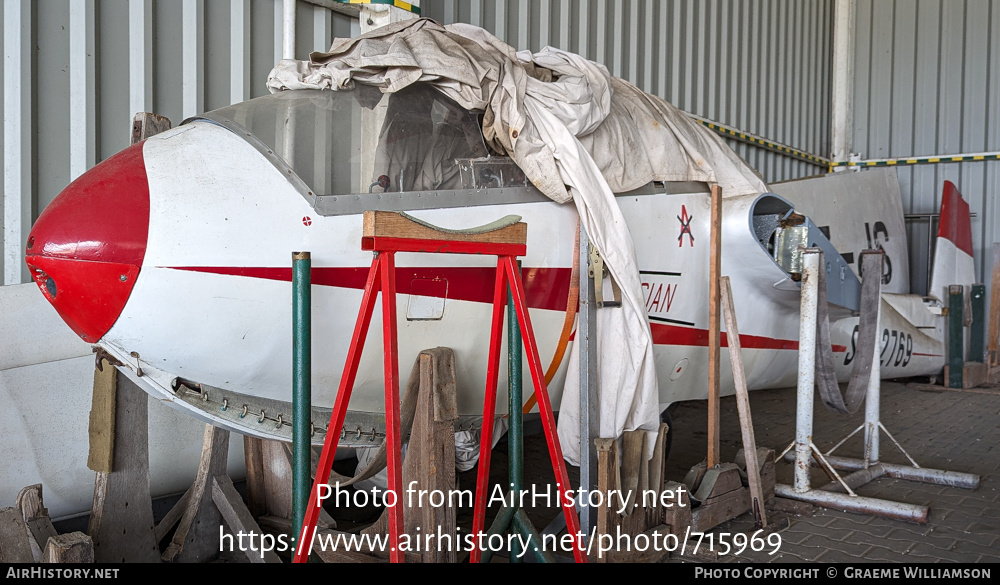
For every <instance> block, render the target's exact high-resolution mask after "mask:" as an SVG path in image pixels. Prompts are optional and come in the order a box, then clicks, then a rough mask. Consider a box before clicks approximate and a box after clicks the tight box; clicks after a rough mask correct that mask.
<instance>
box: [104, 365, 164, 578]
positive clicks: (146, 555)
mask: <svg viewBox="0 0 1000 585" xmlns="http://www.w3.org/2000/svg"><path fill="white" fill-rule="evenodd" d="M105 370H108V371H110V372H113V376H112V377H113V378H114V382H113V384H114V388H115V400H114V404H115V406H114V419H113V420H114V427H113V428H114V436H113V439H112V441H113V449H112V450H113V453H112V457H111V471H98V472H97V476H96V478H95V481H94V504H93V509H92V511H91V514H90V526H89V527H88V529H87V533H88V534H89V535H90V537H91V538H92V539H93V540H94V557H95V559H96V561H97V562H99V563H121V562H128V563H155V562H159V560H160V551H159V547H158V545H157V540H156V537H155V532H154V530H153V504H152V498H151V497H150V493H149V434H148V429H149V416H148V402H147V400H148V399H147V397H146V393H145V392H143V391H142V389H141V388H139V387H138V386H136V385H135V383H133V382H132V381H131V380H129V379H128V377H126V376H125V375H123V374H120V373H118V372H117V371H116V370H115V369H114V368H112V367H110V366H107V365H105ZM109 376H111V375H110V374H109Z"/></svg>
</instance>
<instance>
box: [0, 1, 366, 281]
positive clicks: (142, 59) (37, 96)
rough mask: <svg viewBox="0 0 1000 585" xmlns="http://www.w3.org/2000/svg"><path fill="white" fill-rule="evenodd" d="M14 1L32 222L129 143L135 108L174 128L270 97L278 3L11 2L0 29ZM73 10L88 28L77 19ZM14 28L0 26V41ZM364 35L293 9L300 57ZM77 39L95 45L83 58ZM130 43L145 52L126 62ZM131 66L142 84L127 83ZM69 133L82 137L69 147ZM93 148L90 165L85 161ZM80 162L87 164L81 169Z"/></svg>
mask: <svg viewBox="0 0 1000 585" xmlns="http://www.w3.org/2000/svg"><path fill="white" fill-rule="evenodd" d="M9 2H18V3H23V5H24V6H26V7H27V9H26V10H25V13H26V14H25V15H24V16H23V17H22V19H23V20H27V21H28V27H27V30H28V31H29V34H30V43H29V46H30V47H33V48H35V51H34V52H33V55H31V56H30V57H29V58H28V59H27V62H28V63H30V77H29V79H30V84H31V87H30V90H31V103H30V107H31V117H30V119H25V120H23V122H24V124H25V128H26V132H27V139H28V140H29V141H30V143H31V146H30V152H29V153H25V156H27V157H29V162H30V166H31V170H30V183H31V184H30V199H31V207H32V210H31V212H32V219H33V218H34V217H37V215H38V214H39V213H40V212H41V210H42V209H44V208H45V206H46V205H48V204H49V202H51V201H52V199H53V198H54V197H55V196H56V195H57V194H58V193H59V192H60V191H61V190H62V189H63V188H64V187H65V186H66V185H67V184H68V183H69V182H70V181H71V179H72V178H74V177H75V176H76V175H78V174H79V170H75V169H82V168H86V167H87V166H92V165H93V164H94V163H95V162H98V161H100V160H103V159H105V158H107V157H109V156H111V155H112V154H114V153H116V152H118V151H119V150H121V149H122V148H124V147H126V146H127V145H128V140H129V134H130V132H131V124H132V115H133V114H134V113H135V111H136V109H137V108H136V106H135V104H136V103H139V104H145V107H144V108H142V109H146V110H148V111H153V112H156V113H159V114H162V115H165V116H167V117H168V118H170V119H171V120H172V121H173V122H174V124H179V123H180V122H181V121H182V120H183V119H184V118H185V117H187V116H190V115H192V114H194V113H200V112H204V111H208V110H212V109H215V108H219V107H222V106H226V105H229V104H230V103H234V102H237V101H243V100H244V99H248V98H250V97H257V96H260V95H263V94H264V93H267V89H266V88H265V86H264V82H265V80H266V78H267V74H268V73H269V72H270V70H271V68H272V67H273V66H274V64H275V62H276V61H277V59H279V58H280V56H281V24H282V21H281V18H282V10H281V6H282V3H281V0H183V1H178V0H130V1H128V0H46V1H45V2H30V1H27V0H4V2H3V3H2V5H0V19H3V14H4V10H5V9H6V8H7V7H8V4H9ZM73 11H78V12H76V13H75V14H82V15H83V18H82V19H77V20H74V12H73ZM14 24H15V23H12V22H4V25H5V26H4V27H3V29H2V30H0V42H2V36H3V35H4V34H6V32H7V30H9V27H10V26H14ZM358 30H359V27H358V25H357V22H356V19H354V18H350V17H347V16H344V15H342V14H339V13H336V12H331V11H329V10H327V9H324V8H320V7H317V6H314V5H312V4H309V3H306V2H298V10H297V31H296V33H297V48H296V57H298V58H302V59H304V58H306V57H307V55H308V54H309V52H310V51H313V50H320V49H322V50H325V49H328V48H329V46H330V43H331V41H332V39H333V37H334V36H343V37H349V36H352V34H357V32H358ZM144 32H145V34H143V33H144ZM74 34H76V35H81V36H82V38H84V39H86V41H87V43H88V44H87V45H83V46H84V47H85V54H84V57H83V58H80V59H77V60H74V56H75V55H74V51H76V54H77V55H79V54H80V52H79V50H77V48H76V47H75V46H73V45H72V36H73V35H74ZM234 40H235V42H234ZM130 45H134V46H136V47H138V48H139V52H138V53H135V57H136V59H134V60H131V61H130V56H131V55H132V53H130ZM5 54H6V53H5ZM7 61H8V60H7V59H6V58H5V59H4V64H3V65H0V73H2V71H3V67H4V66H6V65H7ZM136 66H138V67H139V69H138V71H139V72H140V73H141V76H140V78H138V79H132V76H134V75H135V71H136V70H135V69H134V67H136ZM88 79H89V80H90V83H89V84H87V83H86V80H88ZM80 80H83V83H82V84H81V82H80ZM74 84H75V90H74ZM81 85H83V86H84V87H83V88H81V87H80V86H81ZM71 90H72V91H71ZM143 90H145V91H143ZM5 92H6V88H5ZM81 99H83V100H85V101H88V102H89V103H90V104H91V106H90V108H89V110H87V109H84V110H82V111H83V112H85V113H84V114H83V115H80V114H76V113H74V109H73V107H72V106H73V104H74V102H77V103H78V102H79V101H80V100H81ZM137 100H138V101H137ZM2 110H3V104H2V103H0V114H2V113H3V112H2ZM74 133H75V134H76V135H80V134H82V135H83V136H84V137H85V139H84V140H83V141H82V142H74V137H73V135H74ZM2 141H3V138H0V148H3V146H4V144H3V142H2ZM77 144H79V145H81V146H75V145H77ZM88 144H89V149H90V151H91V152H90V153H89V157H88V155H87V154H83V155H80V154H79V151H80V150H83V151H84V152H85V151H86V149H87V148H88ZM74 148H76V149H78V150H77V151H76V153H75V152H74ZM3 152H5V154H6V155H7V156H11V153H7V152H6V150H4V151H3ZM76 156H82V157H83V158H89V160H88V161H87V164H85V165H83V166H82V167H81V166H74V164H73V162H72V159H73V158H74V157H76ZM23 237H27V235H26V234H24V236H23ZM20 264H22V265H23V262H20Z"/></svg>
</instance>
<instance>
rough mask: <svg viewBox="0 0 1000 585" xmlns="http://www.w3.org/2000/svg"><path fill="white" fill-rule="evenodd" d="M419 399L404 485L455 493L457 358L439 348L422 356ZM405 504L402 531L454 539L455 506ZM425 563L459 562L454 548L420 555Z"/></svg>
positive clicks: (435, 549)
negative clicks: (439, 532) (404, 528)
mask: <svg viewBox="0 0 1000 585" xmlns="http://www.w3.org/2000/svg"><path fill="white" fill-rule="evenodd" d="M417 359H418V360H419V364H420V365H419V367H420V394H419V396H418V397H417V409H416V414H415V416H414V419H413V428H412V430H411V432H410V441H409V443H408V447H407V452H406V459H405V461H404V462H403V479H404V486H406V488H407V489H408V488H409V486H410V482H411V481H416V482H417V484H416V485H415V486H414V488H415V489H417V490H427V493H428V494H430V493H435V492H439V493H443V494H449V493H453V492H454V490H455V420H457V419H458V409H457V407H456V401H457V399H458V393H457V386H456V381H455V354H454V353H453V352H452V350H450V349H444V348H439V349H436V350H430V351H424V352H421V354H420V356H419V357H418V358H417ZM407 500H408V499H405V500H404V519H405V526H406V531H407V533H409V534H410V535H411V536H413V537H420V535H421V531H422V533H423V534H429V533H430V534H433V533H435V532H436V531H437V530H440V531H441V533H442V534H451V535H454V534H456V531H455V529H456V527H457V520H456V512H457V510H456V507H455V506H451V505H444V506H432V505H427V504H426V503H425V504H423V505H420V502H419V501H418V502H413V504H414V506H410V503H411V502H409V501H407ZM418 529H419V530H418ZM421 556H422V557H423V562H425V563H455V562H458V551H457V549H456V548H455V547H447V548H445V549H441V547H432V548H431V550H428V551H424V552H423V553H422V555H421Z"/></svg>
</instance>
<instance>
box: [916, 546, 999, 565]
mask: <svg viewBox="0 0 1000 585" xmlns="http://www.w3.org/2000/svg"><path fill="white" fill-rule="evenodd" d="M910 554H911V555H914V556H920V555H924V556H928V557H933V558H935V559H945V560H951V561H956V562H962V563H975V562H977V561H979V557H980V556H981V555H980V554H978V553H960V552H957V551H954V550H949V549H940V548H937V547H935V546H933V545H930V544H927V543H923V542H918V543H917V544H916V545H915V546H914V547H913V549H912V550H911V551H910Z"/></svg>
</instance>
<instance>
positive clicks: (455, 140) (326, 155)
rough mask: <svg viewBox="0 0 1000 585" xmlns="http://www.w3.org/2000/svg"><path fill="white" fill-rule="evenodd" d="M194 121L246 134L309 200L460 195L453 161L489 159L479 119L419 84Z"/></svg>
mask: <svg viewBox="0 0 1000 585" xmlns="http://www.w3.org/2000/svg"><path fill="white" fill-rule="evenodd" d="M202 117H203V118H207V119H209V120H214V121H217V122H224V123H229V124H236V125H238V126H240V127H242V128H244V129H246V130H247V131H248V132H250V133H251V134H253V135H254V136H255V137H256V138H257V139H259V140H260V141H261V142H262V143H263V144H264V145H266V147H267V148H268V149H270V150H271V151H273V153H274V154H275V155H277V156H278V157H280V158H281V159H282V160H284V161H285V162H286V163H287V164H288V166H289V167H291V168H292V170H293V171H294V172H295V173H296V174H298V175H299V177H300V178H301V179H302V180H303V181H304V182H305V183H306V184H307V185H309V187H310V188H311V189H312V190H313V192H314V193H316V194H317V195H346V194H352V193H369V192H374V193H382V192H404V191H430V190H435V189H461V188H463V182H462V176H461V166H462V165H461V164H460V162H459V161H468V160H470V159H478V158H483V157H487V156H488V155H489V153H488V150H487V148H486V145H485V143H484V141H483V135H482V129H481V125H480V116H479V114H478V113H477V112H470V111H468V110H466V109H464V108H462V107H460V106H459V105H458V104H456V103H455V102H453V101H452V100H450V99H448V98H447V97H445V96H444V95H442V94H441V93H440V92H438V91H437V90H435V89H433V88H431V87H429V86H427V85H423V84H415V85H413V86H410V87H408V88H406V89H404V90H402V91H400V92H397V93H393V94H383V93H382V92H381V91H379V90H378V89H377V88H372V87H365V86H358V87H357V88H356V89H353V90H344V91H327V90H296V91H283V92H279V93H276V94H272V95H268V96H263V97H259V98H256V99H253V100H250V101H247V102H243V103H239V104H235V105H232V106H228V107H225V108H221V109H219V110H215V111H213V112H209V113H207V114H205V115H204V116H202Z"/></svg>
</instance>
